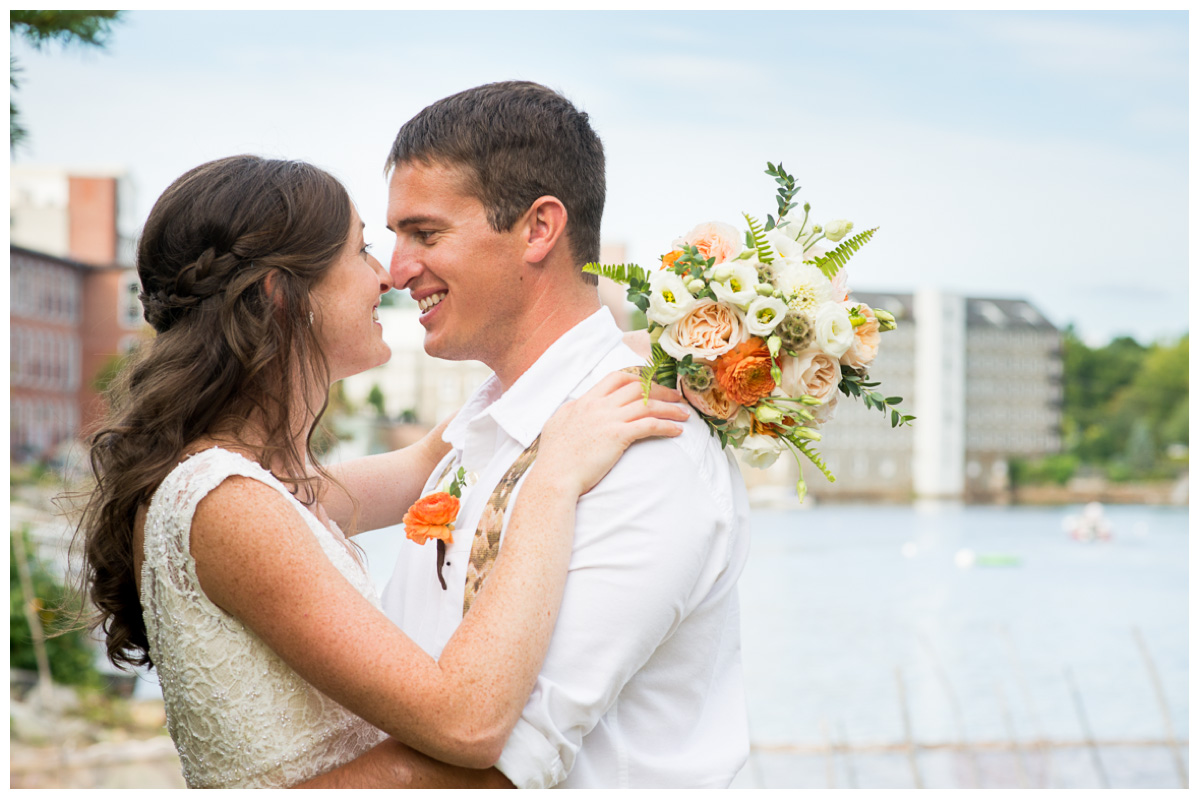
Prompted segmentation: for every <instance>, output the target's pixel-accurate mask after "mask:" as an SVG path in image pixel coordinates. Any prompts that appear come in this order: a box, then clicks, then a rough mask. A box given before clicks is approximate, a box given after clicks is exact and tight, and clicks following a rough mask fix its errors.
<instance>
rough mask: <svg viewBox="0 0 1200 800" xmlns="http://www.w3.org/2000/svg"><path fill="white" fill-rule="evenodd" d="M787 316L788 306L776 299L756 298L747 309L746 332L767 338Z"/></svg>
mask: <svg viewBox="0 0 1200 800" xmlns="http://www.w3.org/2000/svg"><path fill="white" fill-rule="evenodd" d="M786 314H787V304H786V303H784V302H783V301H782V300H778V299H776V298H774V297H756V298H754V301H753V302H751V303H750V307H749V308H748V309H746V330H748V331H749V332H750V333H751V334H752V335H754V336H762V337H767V336H770V335H771V334H772V333H773V332H774V331H775V326H776V325H778V324H779V323H780V322H782V321H783V318H784V316H785V315H786Z"/></svg>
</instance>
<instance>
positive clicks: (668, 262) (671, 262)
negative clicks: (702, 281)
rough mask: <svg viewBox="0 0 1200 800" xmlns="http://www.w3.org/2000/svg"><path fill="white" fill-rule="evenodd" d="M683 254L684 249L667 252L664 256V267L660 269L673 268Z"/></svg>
mask: <svg viewBox="0 0 1200 800" xmlns="http://www.w3.org/2000/svg"><path fill="white" fill-rule="evenodd" d="M681 255H683V251H682V250H672V251H671V252H669V253H667V254H666V255H665V256H663V257H662V267H660V269H671V268H672V267H674V266H675V262H676V261H678V260H679V257H680V256H681Z"/></svg>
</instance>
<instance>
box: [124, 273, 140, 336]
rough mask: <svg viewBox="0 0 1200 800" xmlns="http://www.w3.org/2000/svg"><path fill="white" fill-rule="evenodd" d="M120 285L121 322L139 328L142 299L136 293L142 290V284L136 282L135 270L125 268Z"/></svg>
mask: <svg viewBox="0 0 1200 800" xmlns="http://www.w3.org/2000/svg"><path fill="white" fill-rule="evenodd" d="M121 287H122V291H121V316H120V319H121V324H122V325H123V326H124V327H126V328H140V327H141V326H142V301H141V300H139V299H138V294H140V293H141V291H142V285H141V284H140V283H139V282H138V278H137V272H136V271H134V270H126V271H125V274H124V275H123V277H122V284H121Z"/></svg>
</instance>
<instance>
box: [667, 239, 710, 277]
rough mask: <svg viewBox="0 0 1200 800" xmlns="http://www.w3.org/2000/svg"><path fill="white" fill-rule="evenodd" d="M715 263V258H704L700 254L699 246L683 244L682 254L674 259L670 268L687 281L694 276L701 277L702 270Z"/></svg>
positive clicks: (702, 275)
mask: <svg viewBox="0 0 1200 800" xmlns="http://www.w3.org/2000/svg"><path fill="white" fill-rule="evenodd" d="M715 263H717V260H716V259H715V258H705V257H704V256H702V255H700V250H699V248H697V247H694V246H693V245H689V244H685V245H684V246H683V255H681V256H680V257H679V258H677V259H675V264H674V266H673V267H672V269H674V271H675V274H677V275H679V277H681V278H683V280H684V282H687V281H689V280H693V279H696V278H699V279H703V278H704V271H705V270H706V269H708V268H709V267H711V266H712V265H713V264H715Z"/></svg>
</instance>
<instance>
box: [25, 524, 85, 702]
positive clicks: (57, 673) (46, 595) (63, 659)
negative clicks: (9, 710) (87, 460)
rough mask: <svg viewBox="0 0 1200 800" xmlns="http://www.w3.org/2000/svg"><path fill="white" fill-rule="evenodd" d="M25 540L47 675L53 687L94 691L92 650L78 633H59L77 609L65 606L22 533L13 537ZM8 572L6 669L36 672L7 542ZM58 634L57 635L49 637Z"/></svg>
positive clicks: (59, 588)
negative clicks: (12, 668) (43, 639)
mask: <svg viewBox="0 0 1200 800" xmlns="http://www.w3.org/2000/svg"><path fill="white" fill-rule="evenodd" d="M15 535H17V536H23V537H24V538H25V553H26V555H27V557H28V563H29V572H30V578H31V581H32V583H33V593H34V597H35V598H36V599H35V608H37V615H38V618H39V619H40V620H41V624H42V629H43V631H44V632H45V634H46V635H47V636H48V637H49V638H47V639H46V655H47V658H48V659H49V661H50V674H51V676H52V677H53V678H54V680H55V681H56V682H57V683H64V684H68V685H72V686H90V687H98V686H100V685H101V677H100V673H99V672H98V671H97V670H96V666H95V650H94V649H93V648H92V646H91V645H90V643H89V641H88V637H87V634H86V633H85V632H84V631H82V630H72V631H69V632H67V633H60V629H62V628H64V627H65V626H66V625H68V624H69V622H70V620H71V618H72V617H73V616H74V615H75V613H76V612H77V606H71V605H69V604H68V599H69V596H70V595H69V593H68V592H67V590H66V589H65V588H64V587H63V586H62V584H61V583H59V581H58V580H57V579H56V578H55V577H54V576H53V575H52V574H51V573H50V571H49V570H48V569H47V568H46V565H45V564H44V563H43V562H42V561H41V560H40V559H39V558H37V556H36V549H35V548H34V546H33V544H32V542H31V541H30V538H29V534H28V532H26V531H21V532H19V533H16V534H15ZM8 555H9V568H8V590H9V591H8V594H9V612H8V658H9V666H10V667H14V668H16V669H26V670H29V671H31V672H34V671H36V670H37V658H36V656H35V655H34V650H33V635H32V633H31V632H30V630H29V622H28V620H26V618H25V611H24V604H25V597H24V595H23V594H22V592H21V580H20V575H19V573H18V571H17V555H16V548H15V547H14V546H13V545H12V542H11V541H10V542H9V553H8ZM55 633H60V635H53V634H55Z"/></svg>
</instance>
